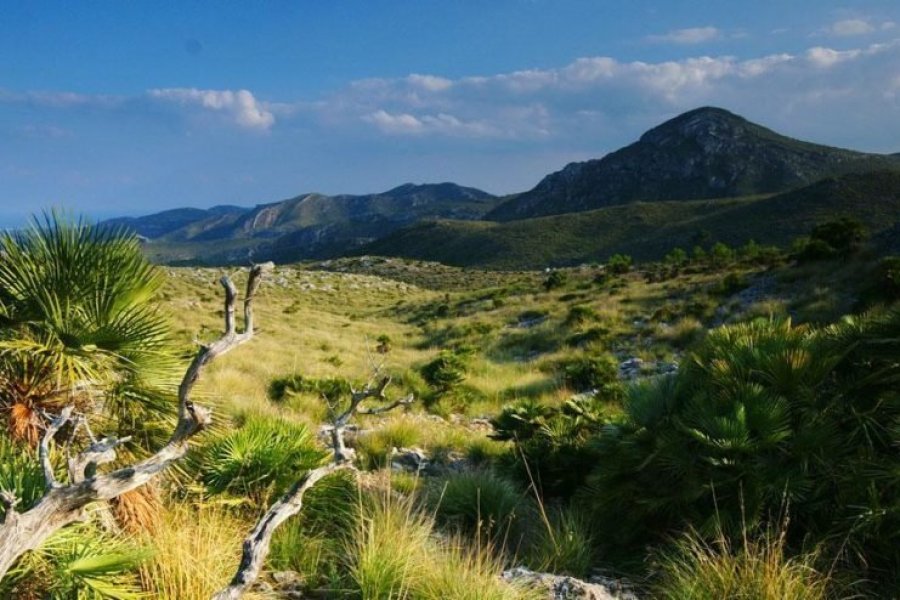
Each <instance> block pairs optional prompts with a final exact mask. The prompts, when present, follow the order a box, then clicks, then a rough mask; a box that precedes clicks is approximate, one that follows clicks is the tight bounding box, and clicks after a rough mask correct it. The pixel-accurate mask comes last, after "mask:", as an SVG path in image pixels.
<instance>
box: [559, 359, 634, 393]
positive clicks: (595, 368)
mask: <svg viewBox="0 0 900 600" xmlns="http://www.w3.org/2000/svg"><path fill="white" fill-rule="evenodd" d="M558 369H559V371H560V373H561V374H562V379H563V381H564V382H565V384H566V385H567V386H568V387H569V388H571V389H573V390H575V391H579V392H580V391H585V390H600V391H602V392H603V394H604V396H605V397H606V398H611V397H612V396H617V395H618V394H619V391H620V388H621V386H620V385H619V367H618V363H617V362H616V359H615V358H614V357H613V356H612V355H610V354H579V355H575V356H572V357H569V358H565V359H563V360H561V361H560V362H559V363H558Z"/></svg>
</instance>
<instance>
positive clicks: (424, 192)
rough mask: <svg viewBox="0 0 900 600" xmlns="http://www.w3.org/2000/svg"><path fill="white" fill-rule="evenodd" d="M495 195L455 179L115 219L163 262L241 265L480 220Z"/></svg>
mask: <svg viewBox="0 0 900 600" xmlns="http://www.w3.org/2000/svg"><path fill="white" fill-rule="evenodd" d="M495 203H496V198H495V196H492V195H491V194H488V193H487V192H483V191H481V190H477V189H475V188H468V187H462V186H459V185H456V184H453V183H439V184H426V185H414V184H405V185H401V186H399V187H396V188H393V189H391V190H388V191H386V192H382V193H377V194H366V195H350V194H344V195H337V196H327V195H323V194H303V195H300V196H297V197H294V198H290V199H288V200H283V201H281V202H274V203H270V204H262V205H258V206H256V207H254V208H239V207H232V206H228V207H215V208H212V209H209V210H200V209H176V210H171V211H165V212H162V213H158V214H155V215H150V216H147V217H139V218H130V219H114V220H111V221H107V222H106V223H107V224H112V225H124V226H126V227H128V228H130V229H132V230H134V231H135V232H137V233H138V234H140V235H142V236H144V237H146V238H148V240H149V242H148V245H147V250H148V254H150V255H151V256H152V257H153V258H154V259H155V260H157V261H159V262H178V261H199V262H209V263H227V262H240V261H242V260H244V259H245V258H246V256H247V253H248V252H250V251H252V252H253V253H254V256H255V257H257V258H261V257H266V258H279V259H281V258H285V257H287V256H289V257H290V259H292V260H297V259H300V258H316V257H323V256H329V255H332V254H333V253H335V252H340V251H345V250H347V249H350V248H353V247H355V246H357V245H359V244H361V243H364V242H367V241H371V240H373V239H375V238H377V237H380V236H382V235H384V234H386V233H390V232H392V231H394V230H396V229H398V228H400V227H403V226H405V225H409V224H411V223H414V222H417V221H420V220H423V219H436V218H445V219H461V220H466V219H476V218H479V217H481V216H483V215H484V214H485V213H486V212H487V211H488V210H490V209H491V208H492V207H493V206H494V205H495Z"/></svg>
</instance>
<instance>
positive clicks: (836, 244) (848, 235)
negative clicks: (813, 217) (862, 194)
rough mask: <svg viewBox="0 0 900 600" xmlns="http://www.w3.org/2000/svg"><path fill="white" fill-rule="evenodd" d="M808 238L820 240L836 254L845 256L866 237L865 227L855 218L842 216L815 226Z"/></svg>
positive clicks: (856, 247)
mask: <svg viewBox="0 0 900 600" xmlns="http://www.w3.org/2000/svg"><path fill="white" fill-rule="evenodd" d="M810 238H811V239H812V240H821V241H822V242H825V243H826V244H828V245H829V246H831V247H832V248H833V249H834V250H835V252H836V253H837V254H838V255H841V256H846V255H847V254H849V253H851V252H853V251H855V250H857V249H859V246H860V244H862V242H863V241H864V240H865V239H866V228H865V226H864V225H863V224H862V223H860V222H859V221H857V220H856V219H850V218H848V217H843V218H841V219H837V220H834V221H828V222H827V223H822V224H821V225H817V226H815V227H814V228H813V230H812V233H811V234H810Z"/></svg>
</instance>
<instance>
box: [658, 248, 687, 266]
mask: <svg viewBox="0 0 900 600" xmlns="http://www.w3.org/2000/svg"><path fill="white" fill-rule="evenodd" d="M663 260H664V261H665V262H666V263H667V264H670V265H672V266H675V267H681V266H684V265H685V264H687V262H688V255H687V252H685V251H684V250H683V249H682V248H673V249H672V251H671V252H669V253H668V254H666V256H665V258H663Z"/></svg>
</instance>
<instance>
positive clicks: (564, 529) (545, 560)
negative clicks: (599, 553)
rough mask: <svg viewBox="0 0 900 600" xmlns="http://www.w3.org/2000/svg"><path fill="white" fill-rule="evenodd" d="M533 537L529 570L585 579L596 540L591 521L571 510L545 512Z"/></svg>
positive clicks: (532, 533)
mask: <svg viewBox="0 0 900 600" xmlns="http://www.w3.org/2000/svg"><path fill="white" fill-rule="evenodd" d="M535 520H537V521H539V522H540V523H539V524H535V525H534V531H532V532H531V533H530V535H529V540H530V544H529V547H528V554H527V558H528V563H529V566H530V567H531V568H532V569H534V570H536V571H544V572H550V573H560V574H565V575H571V576H573V577H585V576H586V575H587V574H588V572H589V570H590V568H591V563H592V559H593V550H594V548H593V546H594V540H593V538H592V536H591V526H590V523H589V522H588V520H587V519H586V518H585V517H584V516H583V515H582V514H580V513H579V512H577V511H576V510H574V509H571V508H558V509H555V510H551V511H550V513H549V514H545V513H544V512H543V511H541V518H540V519H535Z"/></svg>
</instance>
